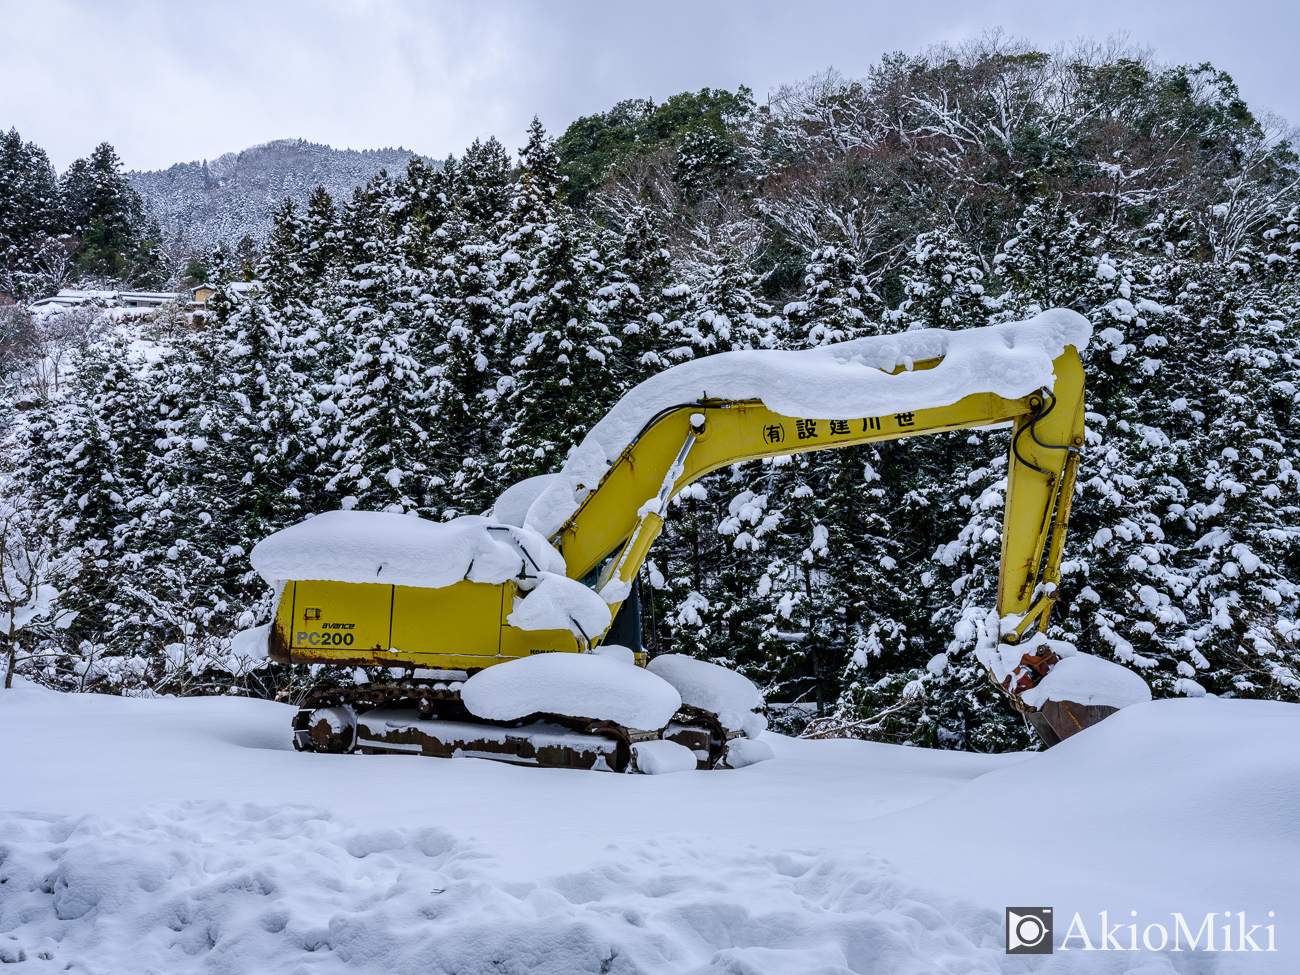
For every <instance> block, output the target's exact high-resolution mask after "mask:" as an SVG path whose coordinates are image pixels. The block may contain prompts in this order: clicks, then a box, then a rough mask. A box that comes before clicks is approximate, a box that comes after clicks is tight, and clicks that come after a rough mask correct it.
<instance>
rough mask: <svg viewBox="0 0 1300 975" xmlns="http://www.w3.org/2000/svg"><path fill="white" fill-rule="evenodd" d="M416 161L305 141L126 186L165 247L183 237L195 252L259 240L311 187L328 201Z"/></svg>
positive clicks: (184, 167) (136, 177)
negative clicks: (140, 200) (285, 206)
mask: <svg viewBox="0 0 1300 975" xmlns="http://www.w3.org/2000/svg"><path fill="white" fill-rule="evenodd" d="M414 155H416V153H414V152H412V151H411V150H410V149H404V148H401V147H400V146H399V147H398V148H396V149H366V150H362V151H358V150H355V149H332V148H330V147H329V146H326V145H320V144H318V143H315V142H308V141H306V140H305V139H277V140H276V141H275V142H267V143H265V144H263V145H259V146H253V147H252V148H249V149H245V150H243V151H242V152H228V153H226V154H225V155H224V156H221V157H219V158H217V159H212V160H206V159H205V160H203V161H202V162H188V163H177V164H176V165H174V166H171V167H169V168H167V169H161V170H154V171H152V172H132V173H130V174H129V178H130V180H131V185H132V186H134V187H135V188H136V189H137V190H138V191H139V192H140V195H141V196H143V197H144V202H145V206H146V207H147V209H148V211H149V214H150V216H152V217H154V218H156V219H157V220H158V224H159V226H160V227H161V228H162V231H163V239H164V240H168V241H170V240H172V239H173V238H175V237H176V236H177V235H180V236H182V237H184V238H185V239H186V240H188V241H189V242H190V243H191V244H192V245H193V246H194V247H195V248H196V249H197V250H199V251H200V252H204V251H207V250H208V249H210V248H211V247H213V246H214V245H216V244H217V243H218V242H220V241H225V242H226V243H228V244H230V245H231V246H232V247H233V246H234V245H235V244H236V243H238V241H239V240H240V239H241V238H243V237H244V236H245V235H248V236H251V237H253V238H254V239H255V240H260V239H261V238H263V237H265V235H266V232H267V230H268V229H269V228H270V224H271V213H272V212H273V211H274V209H275V208H276V207H277V206H278V205H279V204H280V202H281V201H282V200H283V199H284V198H285V197H286V196H289V197H292V198H293V199H294V200H295V201H297V202H299V203H305V202H306V200H307V197H308V196H309V195H310V194H311V192H312V190H314V189H315V188H316V187H317V186H324V187H325V188H326V189H327V190H329V192H330V195H331V196H333V197H334V198H335V200H342V199H345V198H347V197H348V196H350V195H351V193H352V190H353V188H354V187H356V186H359V185H361V184H362V183H365V182H366V181H367V180H368V179H370V178H371V177H372V176H374V175H375V174H376V173H378V172H379V171H380V170H382V169H387V170H388V171H389V172H398V171H400V170H402V169H405V168H406V164H407V161H408V160H410V158H411V157H412V156H414Z"/></svg>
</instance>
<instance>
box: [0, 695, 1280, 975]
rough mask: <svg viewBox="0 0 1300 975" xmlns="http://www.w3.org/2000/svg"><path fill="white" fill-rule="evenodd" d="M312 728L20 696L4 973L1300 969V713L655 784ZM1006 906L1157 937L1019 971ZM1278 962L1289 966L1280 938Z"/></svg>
mask: <svg viewBox="0 0 1300 975" xmlns="http://www.w3.org/2000/svg"><path fill="white" fill-rule="evenodd" d="M290 714H291V710H290V708H288V707H286V706H284V705H278V704H274V703H269V702H264V701H249V700H242V699H233V698H191V699H184V700H131V699H123V698H113V697H103V696H93V695H80V696H77V695H59V694H54V693H51V692H47V691H44V690H41V689H37V688H34V687H31V686H28V685H23V686H20V687H17V688H16V689H15V690H14V691H12V692H7V693H6V692H2V691H0V749H2V751H0V756H2V757H0V810H3V812H2V813H0V960H2V961H17V960H18V959H20V958H21V959H26V960H25V962H24V963H23V966H20V967H19V968H17V969H15V971H23V970H32V971H63V970H71V971H74V972H75V971H80V972H87V973H111V975H115V973H143V972H219V973H253V972H257V973H264V972H265V973H269V972H276V973H280V972H283V973H329V972H383V973H385V975H401V973H407V972H409V973H417V972H418V973H420V975H429V973H438V972H455V973H459V975H473V973H480V972H482V973H523V972H529V973H534V972H541V973H555V975H571V973H578V972H614V973H619V972H647V973H664V975H683V973H693V972H710V973H735V975H740V973H746V975H749V973H789V975H815V973H827V975H829V973H850V972H852V973H889V975H895V973H930V972H944V973H966V972H1028V971H1045V972H1105V973H1112V972H1113V973H1120V972H1133V973H1138V972H1141V973H1149V975H1153V973H1157V972H1169V971H1177V972H1216V973H1217V972H1224V973H1227V972H1233V973H1235V972H1242V973H1248V972H1294V971H1300V882H1298V881H1297V877H1300V748H1297V745H1298V744H1300V707H1296V706H1293V705H1286V704H1278V703H1268V702H1248V701H1223V700H1215V699H1199V700H1178V701H1158V702H1154V703H1147V704H1139V705H1135V706H1133V707H1131V708H1128V709H1126V710H1124V711H1122V712H1121V713H1119V714H1118V715H1116V716H1114V717H1112V718H1110V719H1108V720H1106V721H1105V722H1103V723H1102V724H1101V725H1099V726H1097V727H1096V728H1094V729H1091V730H1089V731H1087V732H1086V733H1084V734H1080V735H1078V736H1076V737H1074V738H1071V739H1069V740H1067V741H1066V742H1064V743H1063V744H1061V745H1060V746H1058V747H1057V748H1055V749H1053V750H1052V751H1050V752H1047V753H1042V754H1033V755H1003V756H983V755H972V754H961V753H953V752H937V751H926V750H921V749H910V748H902V747H894V746H889V745H879V744H871V743H865V742H852V741H795V740H791V739H788V738H783V737H780V736H777V735H773V734H770V733H765V734H764V735H763V736H762V740H764V741H766V742H768V743H769V744H771V746H772V747H773V749H774V750H775V752H776V759H775V760H773V761H768V762H763V763H760V764H758V765H754V766H751V767H748V768H744V769H739V770H733V771H725V772H682V773H676V774H671V775H658V776H632V775H611V774H602V773H592V772H569V771H562V770H538V769H528V768H515V767H511V766H506V765H500V764H493V763H489V762H484V761H478V760H473V759H465V760H451V761H444V760H437V759H422V758H411V757H405V756H334V755H311V754H298V753H295V752H293V751H292V750H290V748H289V730H288V729H289V718H290ZM1008 905H1009V906H1025V905H1042V906H1052V907H1053V908H1054V910H1055V916H1056V918H1057V924H1056V927H1057V933H1056V942H1057V944H1058V945H1059V944H1060V942H1061V940H1062V938H1063V936H1064V934H1065V931H1064V929H1065V928H1066V926H1067V924H1068V923H1069V921H1070V919H1071V918H1072V917H1073V914H1074V912H1076V911H1077V912H1079V914H1080V917H1081V919H1082V921H1083V922H1084V923H1086V925H1087V932H1088V934H1089V936H1090V940H1091V942H1092V944H1093V945H1094V947H1098V946H1099V944H1100V931H1099V928H1100V918H1099V916H1098V914H1099V912H1100V911H1107V912H1108V919H1109V923H1110V926H1111V930H1112V931H1113V932H1114V938H1115V939H1116V940H1117V942H1118V943H1119V944H1121V945H1124V946H1127V945H1128V944H1129V933H1128V927H1127V925H1128V924H1129V923H1137V924H1138V925H1139V927H1138V929H1137V930H1138V939H1139V940H1138V945H1139V950H1137V951H1118V950H1115V949H1114V948H1113V947H1111V948H1110V949H1109V950H1107V951H1104V952H1103V951H1100V950H1094V951H1084V950H1082V947H1083V946H1082V942H1081V940H1080V939H1077V938H1076V939H1075V940H1074V941H1073V942H1071V945H1070V947H1071V948H1072V950H1069V951H1065V952H1062V951H1060V950H1059V948H1058V950H1057V952H1056V953H1055V954H1053V955H1048V956H1009V955H1006V954H1005V953H1004V947H1003V945H1004V942H1003V909H1004V907H1006V906H1008ZM1131 911H1137V917H1136V918H1134V917H1132V915H1131V914H1130V912H1131ZM1210 911H1216V912H1218V913H1219V920H1218V921H1217V924H1218V925H1219V931H1218V932H1216V934H1217V938H1218V940H1217V941H1216V947H1219V948H1222V947H1223V934H1222V926H1223V925H1230V931H1231V946H1232V947H1233V948H1236V947H1237V946H1238V942H1239V938H1238V935H1237V923H1238V918H1237V913H1238V912H1245V916H1246V919H1247V920H1248V922H1249V924H1250V925H1254V924H1257V923H1259V924H1263V925H1267V924H1270V923H1271V924H1273V925H1274V926H1275V945H1276V949H1277V950H1276V951H1275V952H1273V953H1268V952H1264V951H1261V952H1258V953H1255V952H1246V953H1240V952H1236V951H1233V952H1231V953H1224V952H1222V951H1219V952H1215V953H1207V952H1205V951H1203V950H1197V951H1193V952H1189V951H1186V950H1184V951H1182V952H1179V953H1169V952H1167V951H1166V952H1165V953H1159V952H1155V951H1148V950H1146V949H1145V948H1143V947H1141V932H1142V931H1143V930H1144V929H1145V928H1146V925H1148V924H1163V925H1164V926H1165V927H1166V928H1167V929H1168V930H1169V932H1170V934H1171V936H1172V933H1173V931H1174V921H1173V919H1172V917H1171V914H1172V912H1180V913H1181V914H1182V915H1183V916H1184V917H1185V918H1186V919H1187V921H1188V923H1189V924H1190V925H1191V928H1192V931H1193V933H1196V932H1197V930H1198V929H1199V927H1200V925H1201V923H1202V921H1203V919H1204V917H1205V915H1206V913H1207V912H1210ZM1225 911H1227V912H1230V913H1231V914H1232V915H1233V916H1232V917H1231V918H1223V912H1225ZM1270 911H1272V912H1273V916H1271V917H1270V916H1269V912H1270ZM1117 924H1121V925H1123V926H1122V927H1120V928H1119V929H1118V930H1115V927H1114V926H1115V925H1117ZM1152 938H1154V939H1155V940H1156V941H1157V942H1158V941H1159V934H1158V933H1153V934H1152ZM1254 940H1255V941H1256V942H1257V943H1259V944H1260V945H1261V947H1267V937H1266V934H1265V930H1264V928H1263V927H1261V928H1260V929H1258V930H1256V931H1255V932H1254ZM1183 946H1184V947H1186V939H1184V940H1183ZM1201 946H1202V948H1203V947H1204V940H1203V939H1202V941H1201Z"/></svg>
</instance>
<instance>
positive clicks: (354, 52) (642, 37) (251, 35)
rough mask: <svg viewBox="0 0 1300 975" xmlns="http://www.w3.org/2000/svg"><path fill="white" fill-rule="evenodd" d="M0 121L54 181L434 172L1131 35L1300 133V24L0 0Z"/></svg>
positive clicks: (1242, 7)
mask: <svg viewBox="0 0 1300 975" xmlns="http://www.w3.org/2000/svg"><path fill="white" fill-rule="evenodd" d="M0 23H3V24H4V25H5V27H6V34H7V35H8V38H7V40H6V42H5V44H4V45H3V48H2V52H0V126H4V127H5V128H7V127H8V126H10V125H16V126H17V127H18V129H19V131H20V132H22V133H23V135H24V137H26V138H30V139H34V140H35V141H37V142H38V143H39V144H41V145H42V146H44V147H45V148H46V149H47V150H48V151H49V152H50V154H51V156H52V158H53V159H54V161H55V164H56V165H58V166H60V167H63V166H66V165H67V164H68V163H69V162H71V161H72V160H73V159H74V158H76V157H77V156H79V155H83V154H85V153H86V152H88V151H89V150H90V149H91V148H92V147H93V146H94V145H95V144H97V143H98V142H100V141H104V140H107V141H109V142H112V143H113V144H114V145H115V146H117V148H118V151H119V152H120V154H121V155H122V157H123V159H124V160H125V161H126V163H127V164H128V165H129V166H131V167H132V168H155V167H161V166H165V165H168V164H170V163H172V162H177V161H183V160H190V159H199V158H213V157H215V156H217V155H220V154H221V153H223V152H227V151H230V150H233V149H240V148H243V147H245V146H248V145H251V144H254V143H258V142H264V141H268V140H270V139H275V138H281V137H288V136H302V137H304V138H308V139H311V140H314V141H318V142H327V143H329V144H331V145H335V146H340V147H344V146H351V147H353V148H372V147H378V146H383V145H398V144H402V145H405V146H407V147H409V148H414V149H418V150H419V151H421V152H425V153H429V154H432V155H443V154H445V153H447V152H459V151H460V150H461V149H462V148H463V147H464V146H465V145H466V144H467V143H468V142H469V141H470V140H472V139H473V138H475V137H476V136H486V135H489V134H495V135H498V136H499V137H501V138H502V140H503V141H504V142H505V143H506V145H507V147H509V148H511V149H514V148H516V147H517V146H518V145H519V144H522V140H523V129H524V126H525V125H526V124H527V122H528V120H529V118H531V116H532V115H533V114H534V113H537V114H540V115H541V117H542V119H543V121H544V122H546V124H547V125H548V127H549V128H550V129H551V130H552V131H553V132H557V131H560V130H562V129H563V127H564V126H565V125H567V124H568V123H569V122H570V121H572V120H573V119H574V118H576V117H577V116H579V115H582V114H588V113H591V112H595V111H600V110H602V109H604V108H606V107H608V106H609V105H611V104H612V103H613V102H615V101H617V100H619V99H622V98H628V97H634V96H651V97H655V98H660V99H662V98H664V97H667V96H668V95H670V94H673V93H674V92H677V91H682V90H686V89H696V88H701V87H704V86H710V87H725V88H733V89H734V88H735V87H736V86H737V85H738V84H747V85H749V86H750V87H751V88H753V89H754V91H755V93H756V95H757V96H758V97H760V98H762V97H763V96H764V95H765V94H766V93H767V91H768V90H769V89H771V88H773V87H775V86H777V85H780V84H781V83H783V82H787V81H793V80H796V79H798V78H801V77H806V76H807V75H809V74H812V73H814V72H816V71H820V70H822V69H824V68H826V67H828V66H831V65H834V66H835V67H837V68H839V69H840V70H841V71H842V72H843V73H844V74H846V75H850V76H852V75H855V74H861V73H862V72H864V71H865V70H866V69H867V67H868V66H869V65H870V64H871V63H872V62H873V61H875V60H877V59H878V58H879V57H880V55H881V54H883V53H885V52H888V51H893V50H905V51H915V50H918V49H920V48H922V47H924V46H926V45H927V44H930V43H934V42H938V41H959V40H961V39H963V38H966V37H971V36H976V35H978V34H979V33H980V32H981V31H983V30H985V29H988V28H990V27H994V26H1001V27H1002V28H1003V29H1005V30H1006V31H1007V32H1008V33H1010V34H1013V35H1018V36H1023V37H1027V38H1028V39H1030V40H1032V41H1034V42H1035V43H1038V44H1040V45H1043V46H1051V45H1052V44H1054V43H1056V42H1059V41H1068V40H1071V39H1074V38H1077V37H1080V36H1093V37H1098V38H1101V37H1105V36H1106V35H1108V34H1111V33H1115V32H1117V31H1127V32H1128V33H1129V35H1130V38H1131V40H1132V41H1133V42H1135V43H1138V44H1142V45H1149V46H1151V47H1153V48H1154V49H1155V50H1156V53H1157V55H1158V56H1159V57H1160V58H1161V59H1162V60H1166V61H1192V62H1201V61H1207V60H1208V61H1212V62H1213V63H1214V64H1215V65H1216V66H1218V67H1221V68H1224V69H1225V70H1227V71H1228V72H1230V73H1231V74H1232V75H1233V76H1234V78H1236V79H1237V81H1238V83H1239V84H1240V85H1241V87H1242V91H1243V93H1244V94H1245V96H1246V97H1247V99H1248V100H1249V101H1250V103H1251V105H1252V106H1253V107H1256V108H1259V109H1271V110H1273V111H1276V112H1278V113H1280V114H1282V115H1285V116H1287V117H1289V118H1291V119H1293V120H1300V87H1298V86H1296V85H1295V84H1294V80H1293V77H1292V73H1291V72H1292V70H1293V69H1292V68H1291V60H1292V57H1293V53H1294V49H1295V46H1296V41H1297V39H1298V38H1300V31H1298V30H1297V26H1300V13H1298V12H1297V10H1296V9H1295V8H1294V6H1293V5H1289V4H1283V3H1280V2H1255V3H1238V4H1236V5H1234V6H1233V7H1232V9H1231V15H1230V16H1229V15H1228V13H1227V7H1226V5H1224V4H1222V3H1219V4H1210V3H1205V2H1202V0H1188V2H1182V3H1147V4H1135V3H1132V2H1118V0H1099V2H1093V3H1089V4H1071V5H1065V4H1044V3H1041V2H1032V3H1031V2H1011V0H1001V2H998V0H967V2H957V0H938V2H931V3H927V4H923V5H922V4H899V3H881V2H858V3H853V2H844V0H840V2H830V0H823V2H815V0H806V2H803V3H779V2H772V0H750V2H736V0H692V2H685V0H656V2H654V3H641V4H628V3H610V2H589V0H550V2H543V0H477V2H463V3H437V2H417V0H405V2H401V0H393V2H373V0H311V2H309V0H287V2H272V0H260V2H250V0H242V2H226V3H211V4H207V5H204V6H203V7H195V6H194V5H190V4H183V5H182V4H175V3H163V2H159V0H136V2H130V0H128V2H123V3H115V4H105V3H94V2H86V0H42V2H41V3H36V4H33V3H31V2H29V0H0Z"/></svg>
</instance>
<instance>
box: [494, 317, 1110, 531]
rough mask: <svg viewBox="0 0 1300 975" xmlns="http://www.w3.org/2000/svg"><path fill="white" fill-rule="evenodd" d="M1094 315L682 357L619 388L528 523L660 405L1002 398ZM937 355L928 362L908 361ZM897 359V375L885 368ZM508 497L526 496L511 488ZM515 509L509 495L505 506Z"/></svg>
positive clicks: (938, 402)
mask: <svg viewBox="0 0 1300 975" xmlns="http://www.w3.org/2000/svg"><path fill="white" fill-rule="evenodd" d="M1091 337H1092V325H1091V324H1090V323H1089V322H1088V320H1087V319H1086V318H1084V317H1083V316H1082V315H1080V314H1078V313H1077V312H1074V311H1070V310H1069V309H1066V308H1053V309H1050V310H1048V311H1045V312H1042V313H1041V314H1039V315H1036V316H1034V317H1033V318H1031V319H1029V320H1028V321H1023V322H1007V323H1005V324H1002V325H989V326H986V327H984V328H970V329H963V330H961V331H955V332H950V331H946V330H943V329H918V330H916V331H911V332H902V333H899V334H897V335H880V336H874V337H871V338H863V339H855V340H853V341H850V342H841V343H839V344H836V345H827V346H823V347H821V348H816V349H805V350H801V351H794V352H792V351H778V350H742V351H736V352H723V353H719V354H718V355H711V356H706V357H704V358H702V359H696V360H694V361H691V362H684V363H682V364H681V365H678V366H674V367H673V368H672V369H668V370H665V371H664V372H661V373H659V374H658V375H655V376H652V377H650V378H649V379H647V380H646V381H645V382H643V383H641V384H640V385H638V386H636V387H635V388H634V389H632V390H630V391H629V392H628V393H627V394H626V395H624V396H623V398H622V399H620V400H619V401H618V402H617V403H616V404H615V405H614V408H613V409H612V410H610V411H609V413H607V414H606V415H605V416H604V417H603V418H602V419H601V420H600V422H599V423H597V424H596V425H595V426H594V427H592V429H591V432H590V433H588V434H587V436H586V438H585V439H584V440H583V441H582V443H581V444H579V445H578V447H576V448H575V449H574V450H573V451H572V452H571V453H570V454H569V457H568V460H567V461H565V464H564V468H563V469H562V470H561V471H560V475H561V476H560V477H559V478H556V479H555V480H552V481H550V482H548V483H546V484H544V485H536V487H541V488H542V490H540V492H539V493H538V494H537V496H536V498H535V499H534V500H533V501H532V503H531V505H530V506H529V509H528V515H527V517H526V519H525V521H524V524H525V525H526V526H527V527H529V528H532V529H533V530H535V531H537V532H538V533H540V534H542V535H544V536H546V537H548V538H549V537H551V536H552V535H554V533H555V532H556V531H558V530H559V529H560V527H561V526H563V524H564V522H565V521H567V520H568V518H569V517H571V516H572V514H573V512H574V511H575V510H577V506H578V504H580V503H581V500H582V498H583V496H584V495H585V493H586V492H588V491H590V490H592V489H594V488H595V487H596V485H597V484H599V483H600V479H601V478H602V477H603V476H604V474H605V471H606V470H608V469H609V466H610V465H611V464H612V463H614V461H615V460H617V459H618V456H619V454H621V453H622V452H623V449H624V448H625V447H626V446H627V445H628V444H630V443H631V442H632V441H633V439H635V438H636V436H637V434H638V433H640V431H641V430H642V429H643V428H644V427H645V425H646V423H647V422H649V420H650V419H651V418H652V417H654V416H655V415H656V414H657V413H659V412H660V411H661V410H664V409H666V408H668V407H672V406H678V405H681V404H684V403H694V402H696V401H697V400H699V399H702V398H705V397H711V398H715V399H716V398H721V399H730V400H752V399H756V400H761V401H762V402H763V404H764V405H765V406H766V407H767V408H768V409H770V410H772V411H774V412H776V413H780V414H783V415H785V416H805V417H817V418H819V419H827V420H835V419H848V418H854V417H861V416H882V415H885V414H888V413H899V412H903V411H909V410H924V409H933V408H936V407H940V406H950V405H951V404H953V403H955V402H957V401H958V400H959V399H961V398H962V397H964V396H968V395H970V394H971V393H982V392H991V393H996V394H998V395H999V396H1004V397H1007V398H1008V399H1016V398H1019V397H1021V396H1028V395H1029V394H1030V393H1032V392H1033V391H1034V390H1036V389H1038V388H1039V387H1041V386H1049V387H1050V386H1051V385H1052V384H1053V373H1052V361H1053V360H1054V359H1056V358H1057V357H1058V356H1059V355H1061V353H1063V352H1064V351H1065V349H1066V347H1067V346H1073V347H1074V348H1076V349H1078V350H1079V351H1083V349H1085V348H1086V347H1087V345H1088V340H1089V339H1090V338H1091ZM939 357H943V361H942V362H941V363H939V365H938V366H936V367H935V368H933V369H926V370H922V371H919V372H914V371H912V365H913V364H914V363H916V362H920V361H922V360H925V359H936V358H939ZM899 366H903V367H904V371H903V372H901V373H899V374H898V375H891V374H890V372H891V370H893V369H896V368H898V367H899ZM511 500H512V501H518V500H522V497H520V498H512V499H511ZM511 508H512V513H513V505H512V506H511Z"/></svg>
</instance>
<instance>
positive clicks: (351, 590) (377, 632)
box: [289, 580, 393, 661]
mask: <svg viewBox="0 0 1300 975" xmlns="http://www.w3.org/2000/svg"><path fill="white" fill-rule="evenodd" d="M295 589H296V592H295V594H294V598H293V624H292V625H293V629H292V630H291V631H290V643H289V647H290V649H291V650H292V651H293V655H294V657H295V659H296V658H298V656H299V655H300V654H301V655H302V656H303V657H312V658H315V659H317V660H320V661H326V660H336V659H337V660H346V659H351V658H356V657H357V656H358V654H359V653H361V652H362V651H366V650H380V651H386V650H388V648H389V647H390V646H392V644H391V643H390V642H389V627H390V623H391V620H392V606H393V587H392V586H381V585H375V584H373V583H353V582H320V581H314V580H313V581H301V580H300V581H299V582H298V583H297V584H296V585H295Z"/></svg>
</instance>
